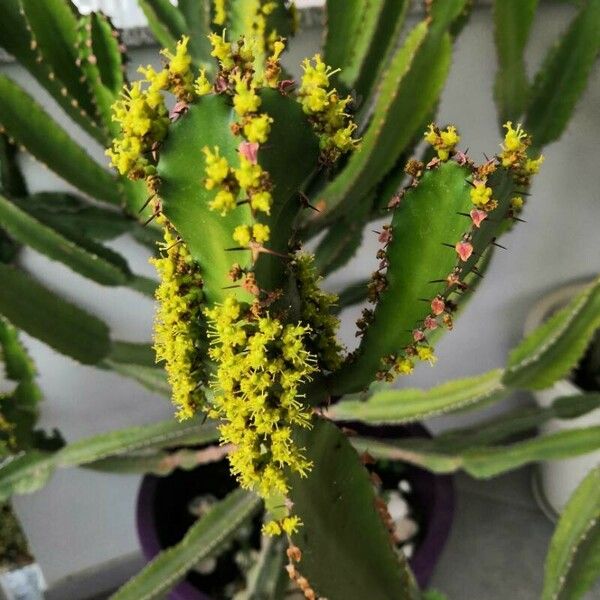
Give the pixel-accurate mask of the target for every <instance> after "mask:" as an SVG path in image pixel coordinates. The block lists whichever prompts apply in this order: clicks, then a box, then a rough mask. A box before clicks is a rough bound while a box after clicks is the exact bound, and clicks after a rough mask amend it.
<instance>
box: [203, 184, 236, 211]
mask: <svg viewBox="0 0 600 600" xmlns="http://www.w3.org/2000/svg"><path fill="white" fill-rule="evenodd" d="M236 206H237V202H236V199H235V196H234V195H233V193H232V192H230V191H229V190H226V189H223V190H219V191H218V192H217V195H216V196H215V197H214V198H213V200H212V201H211V202H210V204H209V205H208V207H209V209H210V210H214V211H216V212H218V213H219V214H220V215H221V216H222V217H224V216H226V215H227V214H228V213H230V212H231V211H232V210H234V209H235V207H236Z"/></svg>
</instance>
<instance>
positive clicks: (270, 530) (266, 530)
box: [262, 521, 281, 537]
mask: <svg viewBox="0 0 600 600" xmlns="http://www.w3.org/2000/svg"><path fill="white" fill-rule="evenodd" d="M262 532H263V534H264V535H267V536H269V537H276V536H278V535H281V526H280V525H279V523H278V522H277V521H269V522H268V523H265V524H264V525H263V526H262Z"/></svg>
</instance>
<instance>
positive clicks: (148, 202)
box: [138, 194, 156, 215]
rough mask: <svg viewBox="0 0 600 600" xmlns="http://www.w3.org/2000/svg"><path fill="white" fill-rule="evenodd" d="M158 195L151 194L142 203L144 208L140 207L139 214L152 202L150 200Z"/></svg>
mask: <svg viewBox="0 0 600 600" xmlns="http://www.w3.org/2000/svg"><path fill="white" fill-rule="evenodd" d="M155 197H156V194H152V196H150V197H149V198H148V199H147V200H146V201H145V202H144V204H142V208H140V210H138V215H139V214H140V213H141V212H142V211H143V210H144V209H145V208H146V206H148V204H150V202H151V201H152V199H153V198H155Z"/></svg>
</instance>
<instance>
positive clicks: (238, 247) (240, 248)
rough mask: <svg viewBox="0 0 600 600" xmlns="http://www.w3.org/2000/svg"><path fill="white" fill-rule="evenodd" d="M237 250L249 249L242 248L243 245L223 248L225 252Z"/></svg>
mask: <svg viewBox="0 0 600 600" xmlns="http://www.w3.org/2000/svg"><path fill="white" fill-rule="evenodd" d="M237 250H249V248H244V247H243V246H236V247H235V248H225V252H235V251H237Z"/></svg>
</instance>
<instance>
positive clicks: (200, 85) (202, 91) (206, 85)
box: [194, 69, 213, 96]
mask: <svg viewBox="0 0 600 600" xmlns="http://www.w3.org/2000/svg"><path fill="white" fill-rule="evenodd" d="M212 89H213V88H212V84H211V83H210V81H209V80H208V77H207V76H206V69H200V74H199V75H198V78H197V79H196V81H195V83H194V91H195V92H196V94H198V96H206V95H207V94H210V93H211V92H212Z"/></svg>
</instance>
